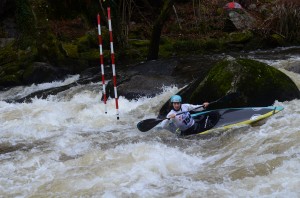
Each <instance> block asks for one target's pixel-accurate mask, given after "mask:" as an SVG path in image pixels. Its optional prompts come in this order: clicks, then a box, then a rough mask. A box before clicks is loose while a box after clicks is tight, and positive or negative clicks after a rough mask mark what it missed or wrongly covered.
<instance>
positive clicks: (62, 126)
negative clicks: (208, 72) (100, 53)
mask: <svg viewBox="0 0 300 198" xmlns="http://www.w3.org/2000/svg"><path fill="white" fill-rule="evenodd" d="M276 64H277V66H278V68H280V69H281V70H282V71H286V70H284V66H283V65H284V64H281V63H280V62H277V61H276ZM280 65H281V66H280ZM285 73H286V74H287V75H289V76H290V77H291V78H292V80H293V81H294V82H295V83H296V84H297V86H298V87H299V83H300V76H299V74H295V73H292V72H288V71H286V72H285ZM73 80H74V77H72V79H69V81H70V82H71V81H73ZM56 85H57V83H53V86H56ZM37 86H39V85H37ZM100 89H101V84H100V83H91V84H89V85H78V86H75V87H72V88H71V89H69V90H66V91H64V92H63V93H60V94H58V95H55V96H49V97H48V98H47V99H38V98H35V99H33V101H32V102H31V103H6V102H4V101H2V100H3V98H7V96H9V95H17V94H18V93H19V94H20V95H22V94H23V93H24V90H26V92H27V93H29V92H33V91H34V90H36V86H31V87H23V88H19V89H18V90H16V89H13V90H8V91H6V92H1V93H0V98H1V99H2V100H1V101H0V137H1V139H0V169H1V171H0V195H1V196H3V197H200V196H201V197H299V195H300V190H299V186H300V180H299V177H300V168H299V162H300V160H299V159H300V158H299V157H300V145H299V143H298V142H299V141H300V125H299V123H300V116H299V113H300V110H299V109H300V101H299V100H293V101H289V102H276V103H275V105H280V106H283V107H284V108H285V109H284V111H282V112H280V113H278V114H275V115H274V116H272V117H270V118H269V119H267V120H265V123H262V124H259V125H255V126H244V127H240V128H234V129H230V130H227V131H225V132H224V133H223V134H222V135H220V136H218V137H214V138H211V139H205V140H201V139H200V140H199V139H197V140H196V139H181V138H177V137H176V136H175V135H173V134H172V133H170V132H168V131H165V130H156V129H153V130H150V131H149V132H147V133H141V132H139V131H138V130H137V128H136V124H137V123H138V122H139V121H141V120H143V119H147V118H152V117H156V115H157V112H158V111H159V109H160V107H161V106H160V105H162V104H163V103H164V102H165V101H167V100H168V99H169V98H170V96H171V95H173V94H174V93H176V92H177V91H178V88H176V87H168V88H165V90H164V91H163V92H162V93H161V94H159V95H157V96H156V97H153V98H140V99H138V100H131V101H129V100H127V99H125V98H123V97H120V98H119V106H120V110H119V111H120V120H117V119H116V111H115V109H114V108H115V103H114V100H109V101H108V103H107V106H108V107H107V109H108V114H105V113H104V105H103V103H102V102H101V94H100ZM158 104H159V105H158Z"/></svg>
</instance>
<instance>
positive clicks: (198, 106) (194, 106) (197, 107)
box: [188, 102, 209, 111]
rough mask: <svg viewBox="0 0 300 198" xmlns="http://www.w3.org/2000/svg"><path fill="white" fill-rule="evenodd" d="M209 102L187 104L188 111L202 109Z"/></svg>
mask: <svg viewBox="0 0 300 198" xmlns="http://www.w3.org/2000/svg"><path fill="white" fill-rule="evenodd" d="M208 105H209V103H208V102H204V103H203V104H202V105H192V104H189V107H188V110H189V111H203V110H205V109H206V108H207V107H208Z"/></svg>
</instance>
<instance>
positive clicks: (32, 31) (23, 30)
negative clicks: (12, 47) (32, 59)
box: [16, 0, 36, 49]
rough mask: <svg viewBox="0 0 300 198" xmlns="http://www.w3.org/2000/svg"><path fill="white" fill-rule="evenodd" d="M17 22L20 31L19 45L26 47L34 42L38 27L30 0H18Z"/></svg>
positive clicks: (22, 47)
mask: <svg viewBox="0 0 300 198" xmlns="http://www.w3.org/2000/svg"><path fill="white" fill-rule="evenodd" d="M16 22H17V28H18V31H19V33H20V38H19V47H20V48H21V49H26V48H27V47H28V46H31V45H33V44H34V41H35V36H36V27H35V20H34V16H33V13H32V10H31V7H30V4H29V2H28V0H16Z"/></svg>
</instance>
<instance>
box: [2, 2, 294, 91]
mask: <svg viewBox="0 0 300 198" xmlns="http://www.w3.org/2000/svg"><path fill="white" fill-rule="evenodd" d="M227 3H229V1H225V0H219V1H216V0H201V1H200V0H162V1H155V2H153V1H150V0H143V1H137V0H106V1H100V2H99V1H96V0H75V1H69V0H51V1H49V0H30V1H29V0H13V1H9V0H4V1H2V3H1V4H2V5H1V6H0V7H1V8H0V17H1V24H0V38H1V43H0V44H1V49H0V61H1V62H0V77H1V81H0V86H11V85H18V84H26V83H32V80H30V81H28V80H26V79H28V78H25V76H30V75H31V74H33V73H35V71H46V72H50V71H51V72H54V73H52V76H55V74H56V72H58V73H59V72H63V73H78V72H80V71H82V70H84V69H86V68H88V67H95V66H98V65H99V46H98V45H99V44H98V30H97V19H96V15H97V13H100V16H101V27H102V36H103V49H104V58H105V64H109V63H110V55H109V53H110V43H109V32H108V23H107V7H110V8H111V10H112V27H113V36H114V47H115V53H116V58H117V63H118V64H121V65H128V64H133V63H137V62H140V61H146V60H153V59H158V58H168V57H172V56H177V57H180V56H186V55H192V54H197V55H198V54H204V53H221V52H227V51H240V50H244V51H245V50H246V51H247V50H256V49H266V48H273V47H278V46H290V45H299V43H300V22H299V21H300V3H299V2H298V1H297V0H260V1H254V0H240V1H235V3H239V5H241V6H242V8H238V7H234V8H228V7H226V4H227ZM36 62H44V63H47V69H44V67H45V65H44V64H36ZM34 63H35V64H34ZM40 67H43V69H41V68H40ZM51 67H53V68H51ZM57 69H59V70H57ZM25 74H26V75H25ZM49 80H51V79H49Z"/></svg>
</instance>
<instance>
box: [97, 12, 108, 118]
mask: <svg viewBox="0 0 300 198" xmlns="http://www.w3.org/2000/svg"><path fill="white" fill-rule="evenodd" d="M97 20H98V41H99V51H100V65H101V73H102V86H103V91H102V93H103V101H104V106H105V107H104V108H105V114H106V113H107V105H106V100H107V97H106V90H105V77H104V65H103V50H102V34H101V25H100V14H98V15H97Z"/></svg>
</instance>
